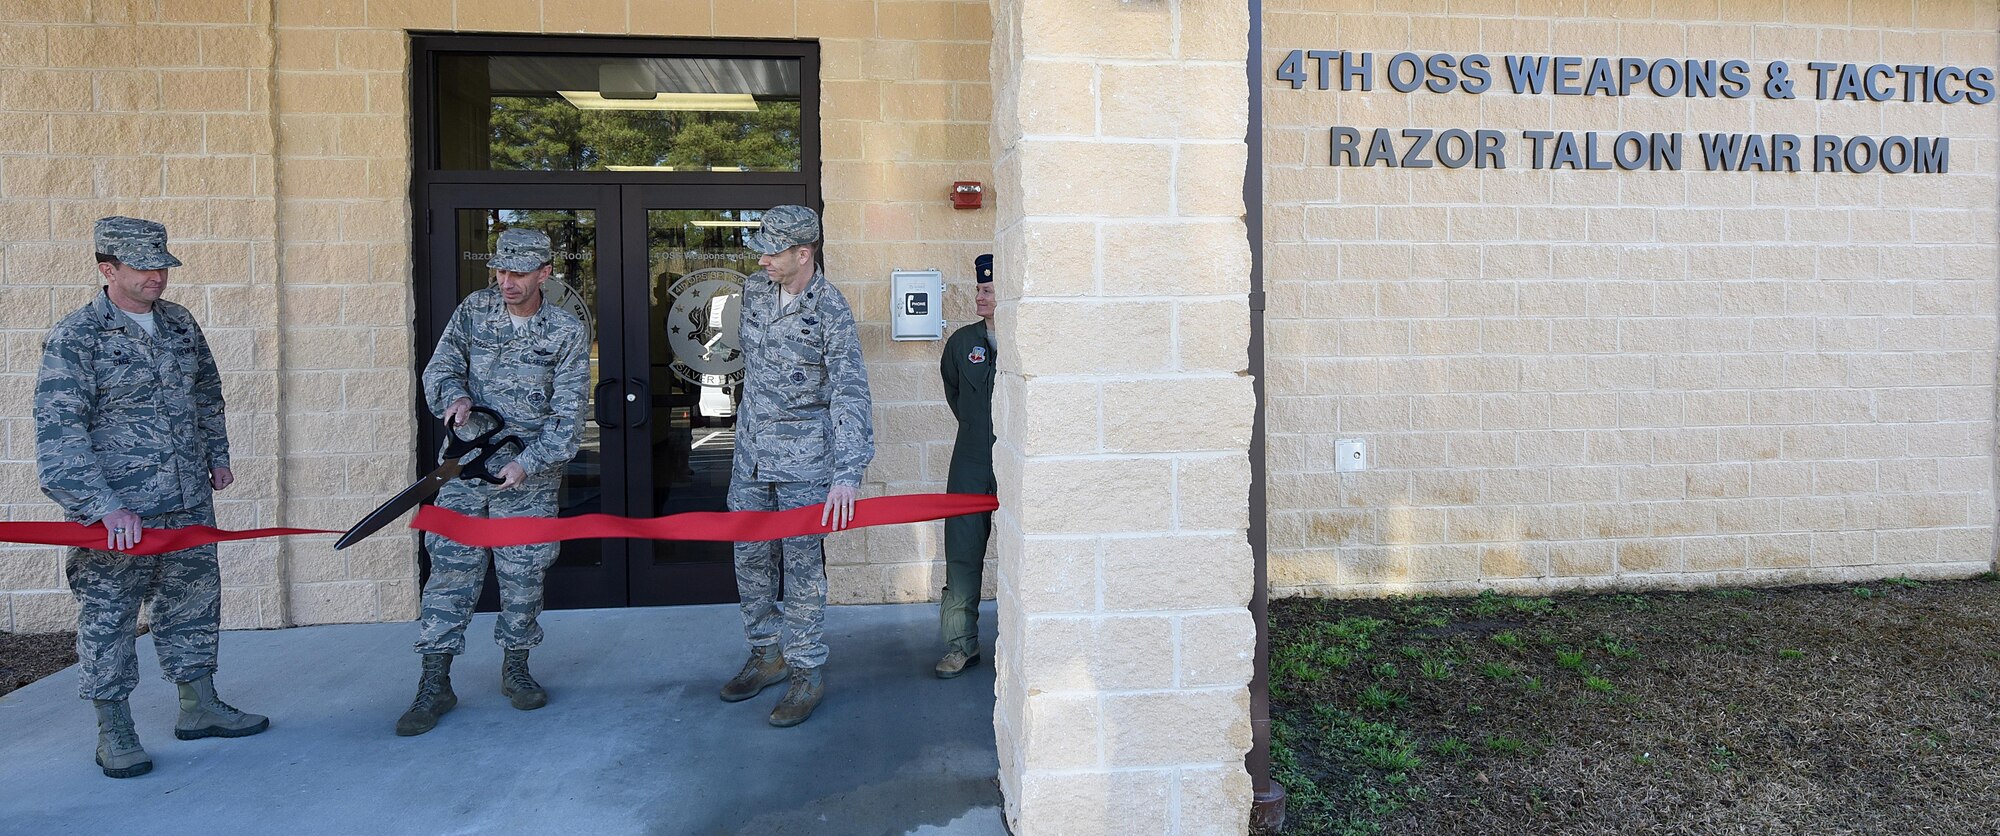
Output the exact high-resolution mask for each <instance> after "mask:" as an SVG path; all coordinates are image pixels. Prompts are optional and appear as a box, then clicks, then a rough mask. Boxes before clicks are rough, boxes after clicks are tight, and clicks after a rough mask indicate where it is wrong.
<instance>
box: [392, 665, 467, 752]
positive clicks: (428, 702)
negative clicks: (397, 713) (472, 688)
mask: <svg viewBox="0 0 2000 836" xmlns="http://www.w3.org/2000/svg"><path fill="white" fill-rule="evenodd" d="M456 707H458V695H457V694H454V693H452V692H451V654H449V653H426V654H424V673H423V677H422V678H421V679H418V680H417V698H416V699H414V700H411V701H410V710H408V711H405V712H403V716H401V717H398V718H396V734H397V735H398V736H400V737H411V736H414V735H419V734H423V733H424V732H427V731H430V730H431V729H434V728H437V724H438V718H439V717H443V716H444V715H445V714H446V713H447V712H449V711H451V710H452V709H453V708H456Z"/></svg>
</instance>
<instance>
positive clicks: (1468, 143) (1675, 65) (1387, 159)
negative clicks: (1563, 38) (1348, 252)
mask: <svg viewBox="0 0 2000 836" xmlns="http://www.w3.org/2000/svg"><path fill="white" fill-rule="evenodd" d="M1804 66H1805V73H1806V74H1807V75H1810V77H1811V80H1810V93H1811V96H1812V98H1814V99H1817V100H1820V101H1828V102H1870V103H1874V102H1888V101H1899V102H1912V103H1919V102H1920V103H1936V104H1940V105H1984V104H1988V103H1990V102H1992V101H1993V97H1994V93H1995V89H1996V88H1995V79H1994V72H1993V68H1991V67H1972V68H1964V67H1956V66H1943V67H1939V66H1932V65H1929V64H1893V65H1891V64H1870V65H1862V64H1843V63H1835V62H1830V61H1811V62H1807V63H1806V64H1805V65H1804ZM1751 70H1752V67H1751V65H1750V63H1749V62H1747V61H1743V60H1741V59H1727V60H1715V59H1678V58H1661V59H1651V60H1649V59H1644V58H1602V57H1599V58H1583V57H1580V56H1568V55H1560V56H1552V55H1502V56H1500V57H1499V60H1498V62H1495V60H1494V59H1493V58H1492V57H1490V56H1487V55H1483V54H1479V53H1473V54H1469V55H1453V54H1449V53H1440V54H1435V55H1418V54H1416V53H1413V52H1399V53H1396V54H1394V55H1391V56H1389V57H1388V58H1386V59H1382V60H1378V59H1377V56H1376V55H1375V54H1374V53H1369V52H1351V51H1347V50H1337V49H1295V50H1292V51H1291V53H1290V54H1289V55H1287V56H1286V57H1285V60H1284V61H1281V62H1279V64H1278V71H1277V79H1278V80H1279V81H1285V82H1289V83H1290V84H1291V86H1292V89H1293V90H1302V89H1304V88H1305V87H1306V85H1307V84H1308V83H1313V84H1314V86H1315V88H1316V89H1317V90H1333V89H1335V88H1336V87H1338V89H1340V90H1341V91H1343V92H1357V91H1358V92H1362V93H1367V92H1371V91H1373V90H1375V88H1376V84H1377V82H1380V83H1382V84H1384V85H1386V86H1387V87H1388V88H1390V89H1392V90H1394V91H1396V92H1398V93H1438V94H1444V93H1454V92H1456V93H1463V94H1468V95H1480V94H1484V93H1487V92H1489V91H1491V90H1493V89H1494V85H1495V83H1496V73H1497V74H1498V80H1499V82H1500V83H1502V84H1504V87H1503V88H1502V89H1503V90H1505V91H1510V92H1511V93H1512V94H1513V95H1518V96H1539V95H1554V96H1586V97H1588V96H1604V97H1622V96H1640V95H1649V96H1654V97H1658V98H1725V99H1738V98H1742V97H1744V96H1747V95H1749V94H1750V93H1751V92H1752V91H1753V90H1761V92H1762V93H1763V95H1764V96H1765V97H1766V98H1770V99H1796V98H1799V96H1800V95H1802V94H1803V93H1805V92H1807V91H1805V90H1802V89H1801V88H1800V82H1801V81H1802V79H1801V78H1799V77H1798V76H1797V75H1795V74H1794V72H1793V70H1792V65H1791V64H1789V63H1787V62H1784V61H1772V62H1770V63H1769V64H1767V65H1765V67H1764V74H1763V78H1762V79H1761V83H1759V80H1758V79H1756V78H1753V77H1752V74H1751ZM1364 134H1365V135H1364ZM1514 136H1515V137H1518V142H1510V139H1512V137H1510V135H1509V134H1508V133H1507V132H1505V131H1500V130H1492V129H1486V128H1478V129H1472V130H1465V129H1460V128H1449V129H1445V130H1433V129H1427V128H1407V129H1402V130H1395V129H1391V128H1373V129H1366V130H1365V131H1364V129H1361V128H1356V127H1350V126H1346V125H1336V126H1334V127H1332V128H1331V129H1330V130H1329V137H1328V138H1329V147H1330V152H1329V155H1328V164H1329V165H1334V166H1353V167H1368V166H1383V167H1387V168H1431V167H1443V168H1454V169H1455V168H1464V167H1466V166H1471V167H1472V168H1475V169H1481V168H1494V169H1500V168H1507V167H1508V163H1509V159H1508V157H1509V155H1510V154H1511V155H1513V157H1514V162H1515V163H1516V167H1519V163H1520V160H1521V158H1522V157H1524V156H1525V158H1526V161H1527V167H1528V168H1534V169H1570V170H1575V171H1611V170H1619V171H1636V170H1648V171H1681V170H1684V169H1686V168H1688V167H1690V161H1692V162H1696V163H1699V164H1700V166H1701V168H1703V169H1705V170H1708V171H1776V172H1798V171H1814V172H1853V173H1863V172H1871V171H1883V172H1887V173H1890V174H1904V173H1910V174H1943V173H1946V172H1949V171H1950V170H1951V140H1950V138H1948V137H1940V136H1904V135H1900V134H1897V135H1890V136H1882V137H1872V136H1839V135H1834V134H1814V135H1811V136H1804V135H1799V134H1789V133H1768V134H1759V133H1696V134H1693V135H1692V139H1690V135H1688V134H1684V133H1662V132H1640V131H1623V132H1610V131H1591V130H1584V131H1574V130H1555V131H1549V130H1524V131H1519V132H1518V133H1517V134H1515V135H1514Z"/></svg>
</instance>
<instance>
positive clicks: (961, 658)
mask: <svg viewBox="0 0 2000 836" xmlns="http://www.w3.org/2000/svg"><path fill="white" fill-rule="evenodd" d="M978 665H979V654H977V653H974V654H972V655H970V656H967V655H966V654H965V651H963V650H954V651H952V652H950V653H946V654H945V655H944V658H943V659H939V660H938V663H937V678H939V679H956V678H957V677H958V676H959V675H960V674H963V673H965V669H966V668H971V667H977V666H978Z"/></svg>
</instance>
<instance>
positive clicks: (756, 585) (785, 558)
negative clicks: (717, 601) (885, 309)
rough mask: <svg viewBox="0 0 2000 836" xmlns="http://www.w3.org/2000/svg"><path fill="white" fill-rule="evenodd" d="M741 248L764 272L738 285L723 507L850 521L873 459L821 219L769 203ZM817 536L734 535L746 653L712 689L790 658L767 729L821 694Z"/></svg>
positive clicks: (736, 692)
mask: <svg viewBox="0 0 2000 836" xmlns="http://www.w3.org/2000/svg"><path fill="white" fill-rule="evenodd" d="M748 243H749V246H750V248H751V249H753V250H756V251H757V252H759V253H762V254H763V257H762V258H759V259H758V260H757V263H758V264H760V265H762V266H763V268H764V269H763V270H760V271H758V272H757V273H755V274H753V275H751V277H750V278H749V279H748V280H747V281H746V282H745V283H744V287H743V303H742V305H741V306H740V308H739V310H740V315H741V317H742V324H741V327H740V329H739V332H738V335H739V339H740V344H741V346H742V349H743V356H744V364H743V404H742V406H741V407H739V408H738V409H737V412H736V453H735V459H734V462H733V465H732V468H731V471H730V477H729V508H730V510H734V511H746V510H747V511H775V510H781V509H788V508H801V507H806V506H810V505H822V506H823V508H822V511H821V518H822V521H824V522H826V523H828V524H829V525H830V526H831V527H832V528H834V529H839V528H843V527H845V526H846V525H847V524H848V523H849V522H851V521H852V520H853V516H854V500H855V494H856V491H857V490H858V489H859V487H860V485H861V474H862V472H863V471H865V470H867V469H868V462H869V461H871V460H872V459H874V458H875V440H874V425H873V422H872V419H871V418H870V415H869V398H868V372H867V370H866V369H865V368H863V367H862V364H861V338H860V335H859V333H858V332H857V331H856V328H855V325H854V313H853V311H852V310H850V309H849V308H848V306H847V299H846V297H843V296H841V295H840V291H839V290H837V289H835V288H834V286H833V285H832V283H830V282H828V281H827V279H826V275H825V274H824V273H822V272H820V271H819V270H818V269H817V268H816V266H815V257H816V256H817V255H818V254H819V248H820V225H819V216H818V215H816V214H814V213H813V211H812V210H811V209H808V208H806V207H804V206H778V207H775V208H773V209H771V210H770V211H768V212H766V213H764V219H763V223H762V225H761V226H760V227H759V228H758V230H757V231H756V232H753V233H751V234H750V236H749V239H748ZM823 537H824V535H811V536H807V537H788V538H786V539H785V540H784V541H783V544H782V546H781V547H774V544H773V543H771V542H770V541H762V542H755V543H737V544H736V591H737V594H738V596H739V597H740V598H741V601H742V608H743V628H744V633H745V634H747V636H748V638H749V639H750V659H749V661H747V662H745V663H744V665H743V670H742V671H741V672H739V673H738V674H737V675H736V678H734V679H731V680H730V681H729V683H728V684H726V685H724V686H722V698H723V699H725V700H728V701H731V702H735V701H738V700H746V699H749V698H751V697H753V696H755V695H756V694H757V693H758V692H759V691H761V690H763V689H764V688H765V687H766V686H769V685H773V684H775V683H777V682H778V681H779V680H781V679H786V678H787V668H788V667H789V671H790V676H789V678H790V680H791V682H790V687H789V688H788V689H787V690H786V691H785V696H784V698H783V699H781V700H779V702H778V706H777V708H776V710H774V711H772V712H771V724H772V725H775V726H795V725H798V724H799V723H802V722H805V720H806V718H807V717H810V716H812V711H813V708H815V707H816V706H818V705H819V701H820V699H821V697H822V696H823V695H824V693H825V683H824V680H823V679H822V676H821V671H820V666H821V665H823V664H825V662H826V645H825V644H824V643H823V642H822V641H821V638H820V637H821V634H822V633H823V632H824V612H825V608H826V556H825V552H824V550H823V548H822V543H821V541H822V539H823ZM780 553H782V558H781V557H780ZM781 575H782V578H783V583H784V604H783V606H782V607H781V606H780V605H779V603H778V591H779V580H780V576H781ZM781 638H782V639H783V643H784V648H783V654H782V657H781V656H780V653H779V648H778V646H777V645H778V643H779V641H780V639H781Z"/></svg>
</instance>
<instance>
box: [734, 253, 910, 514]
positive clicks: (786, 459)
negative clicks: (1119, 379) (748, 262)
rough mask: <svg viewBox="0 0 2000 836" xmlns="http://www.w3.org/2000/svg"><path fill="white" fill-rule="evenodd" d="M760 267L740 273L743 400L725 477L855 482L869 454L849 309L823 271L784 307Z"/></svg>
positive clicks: (864, 394) (857, 345)
mask: <svg viewBox="0 0 2000 836" xmlns="http://www.w3.org/2000/svg"><path fill="white" fill-rule="evenodd" d="M780 299H781V297H780V296H779V295H778V285H777V284H776V283H774V282H772V281H771V279H770V277H769V276H767V275H765V274H764V273H763V271H758V272H757V273H754V274H752V275H751V276H750V278H749V279H748V280H746V281H745V282H744V283H743V303H742V304H741V305H740V306H738V311H739V313H740V315H741V316H742V324H741V326H740V328H739V330H738V337H739V340H740V343H741V345H742V348H743V405H742V406H741V407H739V408H738V409H737V412H736V457H735V460H734V462H733V463H732V464H733V467H732V468H731V473H730V477H731V478H733V479H738V480H751V481H759V482H831V483H832V484H834V485H850V486H858V485H860V484H861V474H862V472H863V471H866V470H867V469H868V463H869V462H870V461H873V460H874V458H875V426H874V421H873V418H872V417H871V416H870V414H869V409H870V406H869V399H868V370H867V369H866V368H864V367H863V366H862V363H861V336H860V333H859V332H858V331H857V329H856V328H855V325H854V312H853V311H852V310H851V309H849V308H848V307H847V298H846V297H844V296H842V295H840V291H839V290H836V289H835V288H834V286H833V284H832V283H831V282H828V281H827V280H826V275H825V274H823V273H814V274H813V277H812V281H811V282H809V283H807V284H806V287H805V291H804V292H803V293H800V294H799V295H798V298H796V299H793V300H792V304H791V305H790V306H789V307H786V308H783V309H782V310H781V309H780V308H779V301H780Z"/></svg>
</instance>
